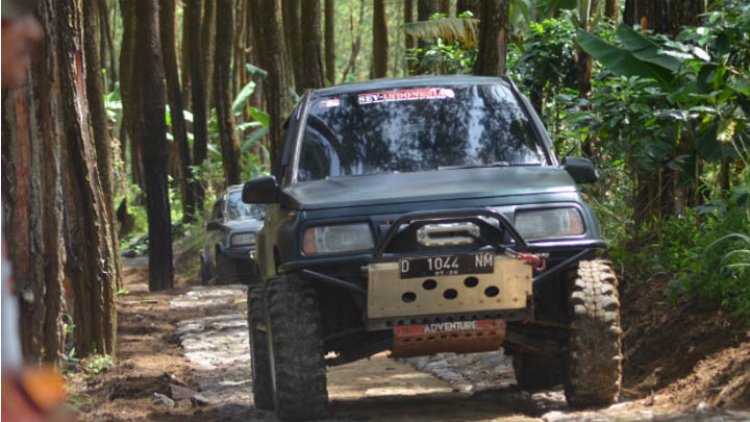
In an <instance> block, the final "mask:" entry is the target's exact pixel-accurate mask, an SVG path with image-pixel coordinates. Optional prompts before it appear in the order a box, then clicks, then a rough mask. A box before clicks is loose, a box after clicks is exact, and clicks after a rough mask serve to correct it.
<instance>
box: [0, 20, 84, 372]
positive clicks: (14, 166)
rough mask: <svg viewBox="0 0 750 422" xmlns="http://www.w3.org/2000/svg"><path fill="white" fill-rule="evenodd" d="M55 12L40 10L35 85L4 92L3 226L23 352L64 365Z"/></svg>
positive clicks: (31, 78) (32, 81) (33, 69)
mask: <svg viewBox="0 0 750 422" xmlns="http://www.w3.org/2000/svg"><path fill="white" fill-rule="evenodd" d="M56 13H57V9H56V8H52V7H40V8H39V13H38V17H39V19H40V21H41V24H42V26H43V27H44V28H48V36H49V38H48V39H47V40H46V41H45V43H44V44H43V45H42V46H41V48H40V50H41V51H39V54H38V55H37V56H36V58H35V60H33V61H32V66H31V70H30V72H29V80H28V82H29V83H28V84H26V86H24V87H22V88H18V89H16V90H15V91H11V92H9V93H6V92H4V93H3V101H2V139H3V141H2V143H1V145H2V169H3V171H2V189H0V190H1V191H2V206H3V212H2V217H3V221H2V224H3V227H4V228H6V229H8V230H4V231H3V236H4V240H5V241H6V242H7V243H6V244H5V246H7V252H8V258H9V259H10V261H11V263H12V266H13V274H14V287H15V290H16V291H17V292H18V293H19V296H20V297H19V300H20V309H19V310H20V321H19V322H20V336H21V343H22V344H21V345H22V350H23V353H24V357H25V359H26V361H27V362H33V363H39V362H45V363H47V364H51V365H54V366H59V365H60V353H61V352H63V351H64V342H65V334H64V332H63V325H64V322H63V321H64V312H63V311H64V308H65V303H64V284H63V280H64V279H65V274H64V264H65V248H64V244H63V243H62V242H61V236H62V221H63V204H62V191H61V184H60V166H61V161H60V140H61V137H62V136H64V132H63V125H62V109H61V107H60V98H61V92H60V90H61V87H60V80H59V77H58V75H59V66H60V63H59V56H60V51H59V46H58V43H59V39H58V38H57V37H55V36H52V35H53V34H55V33H56V32H57V31H56V26H55V23H56V21H57V16H56ZM11 228H12V230H11ZM4 270H5V269H4ZM67 306H69V307H72V306H73V304H72V303H70V302H69V303H68V304H67Z"/></svg>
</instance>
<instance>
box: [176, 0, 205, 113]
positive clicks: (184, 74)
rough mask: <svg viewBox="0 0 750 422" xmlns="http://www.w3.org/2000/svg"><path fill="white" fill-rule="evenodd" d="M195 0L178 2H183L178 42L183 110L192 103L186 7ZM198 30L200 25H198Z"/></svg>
mask: <svg viewBox="0 0 750 422" xmlns="http://www.w3.org/2000/svg"><path fill="white" fill-rule="evenodd" d="M194 2H195V0H186V1H184V2H180V3H182V4H183V6H182V16H183V17H182V34H181V35H180V37H181V38H182V40H181V42H180V60H178V62H179V63H180V82H182V83H181V84H180V85H181V87H182V103H183V104H182V105H183V107H184V108H185V110H192V107H193V106H192V103H191V101H190V100H191V98H190V92H191V90H190V87H191V78H190V25H188V18H187V13H188V11H187V10H188V7H190V6H189V4H190V3H194ZM198 30H200V25H199V26H198Z"/></svg>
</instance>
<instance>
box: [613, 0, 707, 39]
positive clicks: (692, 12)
mask: <svg viewBox="0 0 750 422" xmlns="http://www.w3.org/2000/svg"><path fill="white" fill-rule="evenodd" d="M705 11H706V2H705V0H681V1H669V0H661V1H654V0H627V1H626V2H625V13H624V16H623V18H624V20H625V23H627V24H628V25H636V24H637V25H641V26H642V27H643V29H649V30H652V31H654V32H657V33H660V34H667V35H670V36H672V37H675V36H677V34H679V32H680V30H681V29H682V27H683V26H686V25H690V26H699V25H700V24H701V17H700V15H701V14H702V13H705Z"/></svg>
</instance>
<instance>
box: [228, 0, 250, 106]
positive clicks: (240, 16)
mask: <svg viewBox="0 0 750 422" xmlns="http://www.w3.org/2000/svg"><path fill="white" fill-rule="evenodd" d="M246 8H247V0H239V4H238V5H237V6H236V9H237V13H236V14H235V16H234V20H235V28H236V30H235V31H234V40H233V45H234V50H233V53H234V66H233V67H232V72H233V73H232V75H233V77H232V98H235V97H236V96H237V94H239V92H240V90H241V89H242V87H243V86H245V84H247V81H248V78H247V71H246V70H245V63H246V62H247V60H246V59H245V52H246V46H245V39H246V37H245V30H246V27H247V21H246V18H247V12H246V11H245V9H246Z"/></svg>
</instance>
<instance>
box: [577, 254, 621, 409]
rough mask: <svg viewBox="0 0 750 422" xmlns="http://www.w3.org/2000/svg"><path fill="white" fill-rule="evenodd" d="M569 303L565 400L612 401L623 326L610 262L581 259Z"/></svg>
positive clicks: (616, 388)
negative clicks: (568, 342)
mask: <svg viewBox="0 0 750 422" xmlns="http://www.w3.org/2000/svg"><path fill="white" fill-rule="evenodd" d="M569 302H570V312H571V314H570V316H571V322H570V324H571V327H570V328H571V330H570V347H569V352H568V365H567V369H568V373H567V377H566V382H565V397H566V399H567V401H568V404H569V405H570V406H573V407H590V406H606V405H610V404H612V403H615V402H617V401H618V400H619V398H620V386H621V383H622V329H621V327H620V300H619V295H618V291H617V278H616V276H615V273H614V271H613V270H612V267H611V265H610V264H609V263H608V262H607V261H603V260H593V261H581V262H580V263H579V265H578V272H577V274H576V277H575V279H574V280H573V282H572V285H571V289H570V298H569Z"/></svg>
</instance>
